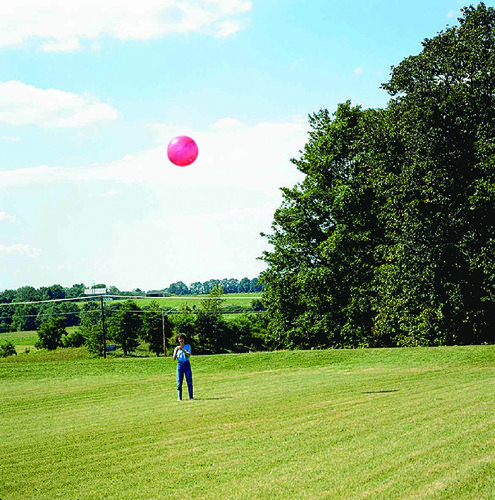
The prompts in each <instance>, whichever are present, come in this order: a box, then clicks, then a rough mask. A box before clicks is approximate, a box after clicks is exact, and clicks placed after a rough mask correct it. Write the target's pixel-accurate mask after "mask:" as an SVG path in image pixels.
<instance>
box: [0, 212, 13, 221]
mask: <svg viewBox="0 0 495 500" xmlns="http://www.w3.org/2000/svg"><path fill="white" fill-rule="evenodd" d="M4 220H5V221H7V222H12V223H14V222H15V221H16V217H15V215H8V214H7V213H5V212H0V222H2V221H4Z"/></svg>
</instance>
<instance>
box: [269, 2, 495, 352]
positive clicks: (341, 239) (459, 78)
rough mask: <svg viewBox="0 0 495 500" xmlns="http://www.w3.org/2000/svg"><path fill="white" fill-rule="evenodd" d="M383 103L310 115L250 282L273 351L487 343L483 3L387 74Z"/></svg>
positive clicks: (493, 37)
mask: <svg viewBox="0 0 495 500" xmlns="http://www.w3.org/2000/svg"><path fill="white" fill-rule="evenodd" d="M383 87H384V89H385V90H387V91H388V92H389V94H390V96H391V100H390V102H389V104H388V106H387V108H386V109H381V110H372V109H369V110H362V109H361V108H360V107H358V106H354V107H353V106H352V105H351V103H350V102H347V103H344V104H341V105H339V106H338V108H337V110H336V112H335V113H334V115H333V116H331V115H330V113H329V112H328V111H327V110H321V111H319V112H318V113H314V114H313V115H311V116H310V120H309V123H310V127H311V131H310V133H309V140H308V143H307V144H306V145H305V147H304V150H303V151H302V152H301V157H300V158H299V159H295V160H293V162H294V164H295V165H296V167H297V168H298V169H299V170H300V171H301V172H302V173H303V174H305V177H304V180H303V181H302V182H301V183H300V184H298V185H296V186H295V187H293V188H292V189H289V188H284V189H283V195H284V201H283V203H282V205H281V206H280V207H279V208H278V210H277V211H276V212H275V215H274V221H273V224H272V233H271V234H270V235H268V236H267V238H268V241H269V242H270V243H271V245H272V250H271V251H267V252H265V253H264V256H263V259H264V260H265V262H266V263H267V264H268V269H267V270H266V271H265V272H264V273H262V275H261V278H260V280H261V281H262V283H263V284H264V286H265V303H266V304H267V305H268V308H269V317H270V336H271V339H272V342H273V343H274V345H275V346H278V347H290V348H294V347H298V348H301V347H302V348H305V347H317V346H337V347H339V346H340V347H343V346H405V345H445V344H467V343H483V342H493V341H494V340H495V334H494V332H495V312H494V311H495V307H494V306H495V296H494V285H495V282H494V278H495V252H494V250H495V226H494V225H495V175H494V174H495V102H494V101H495V10H494V9H493V8H487V7H486V6H485V5H484V4H483V3H481V4H479V5H478V6H477V7H467V8H465V9H463V16H462V18H460V19H459V25H457V26H454V27H451V28H449V29H447V30H446V31H444V32H441V33H439V34H438V35H437V36H436V37H435V38H433V39H427V40H425V41H424V42H423V50H422V52H421V53H420V54H419V55H417V56H411V57H408V58H406V59H405V60H404V61H402V62H401V63H400V64H399V65H398V66H397V67H395V68H392V74H391V79H390V81H389V82H388V83H386V84H384V85H383Z"/></svg>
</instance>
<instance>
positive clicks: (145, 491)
mask: <svg viewBox="0 0 495 500" xmlns="http://www.w3.org/2000/svg"><path fill="white" fill-rule="evenodd" d="M29 356H30V354H24V355H22V356H19V357H18V361H17V362H15V361H14V360H6V361H5V360H4V361H2V362H1V363H0V384H1V391H0V412H1V414H0V498H1V499H2V500H26V499H33V500H34V499H46V500H52V499H64V500H70V499H74V500H76V499H80V500H92V499H115V500H127V499H128V500H139V499H142V500H144V499H146V500H152V499H156V500H159V499H178V500H186V499H208V500H215V499H243V500H244V499H246V500H249V499H260V500H277V499H283V500H287V499H307V500H316V499H332V500H338V499H349V500H357V499H384V500H391V499H456V500H459V499H473V500H480V499H487V500H488V499H494V498H495V482H494V478H495V346H476V347H448V348H414V349H369V350H329V351H296V352H286V351H283V352H274V353H251V354H242V355H222V356H196V357H194V358H193V360H192V362H193V375H194V382H195V392H196V400H195V401H188V400H185V401H182V402H181V403H178V402H177V401H176V392H175V386H174V385H175V382H174V363H173V361H172V360H171V359H170V358H134V359H110V358H109V359H106V360H103V359H101V360H90V359H88V360H87V359H79V360H72V361H70V360H69V361H67V360H63V361H62V360H58V361H57V360H56V359H57V358H56V356H52V357H51V358H50V359H51V360H50V361H44V360H43V358H42V356H36V357H35V358H32V359H33V361H25V362H20V360H21V358H22V359H24V360H25V359H30V358H29Z"/></svg>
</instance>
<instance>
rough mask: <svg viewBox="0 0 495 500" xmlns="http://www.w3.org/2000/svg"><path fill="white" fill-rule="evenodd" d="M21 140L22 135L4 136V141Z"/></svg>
mask: <svg viewBox="0 0 495 500" xmlns="http://www.w3.org/2000/svg"><path fill="white" fill-rule="evenodd" d="M20 140H21V138H20V137H11V136H6V135H4V136H2V141H6V142H19V141H20Z"/></svg>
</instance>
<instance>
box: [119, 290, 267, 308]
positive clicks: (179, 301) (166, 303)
mask: <svg viewBox="0 0 495 500" xmlns="http://www.w3.org/2000/svg"><path fill="white" fill-rule="evenodd" d="M206 299H208V295H183V296H180V297H177V296H176V297H147V298H142V299H141V298H139V299H132V300H134V301H135V302H136V304H138V305H139V306H140V307H143V306H146V305H149V304H150V303H151V302H152V301H156V302H158V304H159V305H160V307H170V308H173V307H181V306H182V307H184V306H189V307H193V306H196V307H199V304H200V302H201V301H202V300H206ZM222 299H223V301H224V302H223V305H224V306H228V305H237V306H243V307H249V306H250V305H251V301H252V300H254V299H261V294H260V293H228V294H225V295H223V297H222ZM125 300H127V299H126V298H125V297H124V298H123V299H122V301H125ZM118 301H119V302H121V300H120V299H119V300H118Z"/></svg>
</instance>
